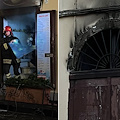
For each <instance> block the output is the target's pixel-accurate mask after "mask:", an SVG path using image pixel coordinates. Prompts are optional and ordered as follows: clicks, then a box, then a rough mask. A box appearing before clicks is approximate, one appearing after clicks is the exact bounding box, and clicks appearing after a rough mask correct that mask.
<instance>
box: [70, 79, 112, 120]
mask: <svg viewBox="0 0 120 120" xmlns="http://www.w3.org/2000/svg"><path fill="white" fill-rule="evenodd" d="M71 84H74V85H71V86H72V89H71V90H70V98H71V99H69V111H73V113H72V112H71V114H69V120H110V109H111V107H110V78H105V79H97V80H96V79H88V80H77V81H76V82H74V83H73V82H71ZM73 91H74V92H73ZM72 102H74V103H72ZM71 103H72V104H71ZM70 104H71V105H70Z"/></svg>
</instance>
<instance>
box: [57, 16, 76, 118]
mask: <svg viewBox="0 0 120 120" xmlns="http://www.w3.org/2000/svg"><path fill="white" fill-rule="evenodd" d="M74 21H75V18H74V17H70V18H68V19H64V18H63V19H60V21H59V33H60V34H59V38H60V39H59V120H67V118H68V116H67V115H68V88H69V72H67V62H66V60H67V58H68V53H69V51H70V40H74V27H75V25H74V23H75V22H74Z"/></svg>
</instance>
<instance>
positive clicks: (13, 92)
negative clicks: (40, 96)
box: [6, 89, 35, 103]
mask: <svg viewBox="0 0 120 120" xmlns="http://www.w3.org/2000/svg"><path fill="white" fill-rule="evenodd" d="M6 96H7V97H8V98H10V99H11V100H16V99H18V98H19V97H20V98H22V99H26V100H27V101H29V102H32V103H35V98H34V95H33V94H32V93H30V92H29V91H28V90H26V89H20V90H17V89H10V91H9V92H8V93H7V95H6Z"/></svg>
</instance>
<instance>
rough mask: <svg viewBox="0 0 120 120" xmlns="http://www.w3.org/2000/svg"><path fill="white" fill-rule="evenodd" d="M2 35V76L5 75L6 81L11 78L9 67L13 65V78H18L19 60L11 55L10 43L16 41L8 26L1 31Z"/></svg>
mask: <svg viewBox="0 0 120 120" xmlns="http://www.w3.org/2000/svg"><path fill="white" fill-rule="evenodd" d="M3 34H4V35H5V38H3V39H2V40H1V52H2V53H1V56H2V61H3V75H5V77H6V79H9V78H11V74H10V67H11V65H13V70H14V75H15V78H18V77H20V73H19V67H20V59H17V58H16V56H15V54H14V53H13V51H12V49H11V47H10V45H9V44H10V43H14V40H16V39H18V38H17V37H14V36H13V33H12V29H11V27H10V26H6V27H5V28H4V30H3Z"/></svg>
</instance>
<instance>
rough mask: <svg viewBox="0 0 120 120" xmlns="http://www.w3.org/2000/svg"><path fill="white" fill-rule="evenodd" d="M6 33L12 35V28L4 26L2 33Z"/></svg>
mask: <svg viewBox="0 0 120 120" xmlns="http://www.w3.org/2000/svg"><path fill="white" fill-rule="evenodd" d="M6 31H10V32H11V35H12V34H13V33H12V28H11V27H10V26H6V27H5V28H4V30H3V33H5V32H6Z"/></svg>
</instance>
